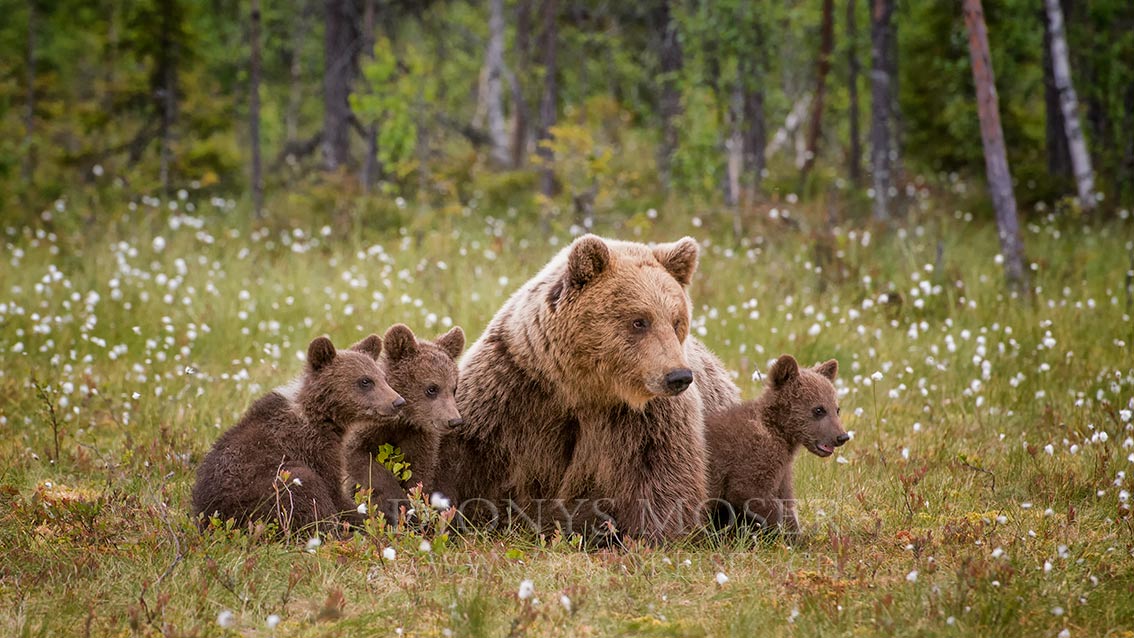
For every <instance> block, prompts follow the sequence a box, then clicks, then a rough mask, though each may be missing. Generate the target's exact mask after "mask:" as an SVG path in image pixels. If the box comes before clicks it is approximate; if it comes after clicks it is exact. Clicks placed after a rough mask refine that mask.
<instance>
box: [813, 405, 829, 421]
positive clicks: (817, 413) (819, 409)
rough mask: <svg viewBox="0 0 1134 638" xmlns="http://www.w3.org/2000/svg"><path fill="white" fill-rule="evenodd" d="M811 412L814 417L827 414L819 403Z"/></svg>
mask: <svg viewBox="0 0 1134 638" xmlns="http://www.w3.org/2000/svg"><path fill="white" fill-rule="evenodd" d="M811 414H814V415H815V418H819V417H823V416H827V409H826V408H824V407H823V406H821V405H820V406H818V407H816V408H815V409H814V410H812V411H811Z"/></svg>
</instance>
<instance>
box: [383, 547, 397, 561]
mask: <svg viewBox="0 0 1134 638" xmlns="http://www.w3.org/2000/svg"><path fill="white" fill-rule="evenodd" d="M397 557H398V552H397V550H395V549H394V548H393V547H387V548H386V549H383V550H382V558H385V559H386V560H390V561H392V560H394V559H396V558H397Z"/></svg>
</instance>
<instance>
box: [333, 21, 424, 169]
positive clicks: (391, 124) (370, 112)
mask: <svg viewBox="0 0 1134 638" xmlns="http://www.w3.org/2000/svg"><path fill="white" fill-rule="evenodd" d="M403 65H404V68H405V70H404V71H403V70H402V68H401V67H402V66H403ZM425 65H426V61H425V59H424V58H423V57H421V56H420V55H419V54H417V52H416V49H415V48H413V47H408V48H407V54H406V55H405V56H403V57H402V58H401V59H399V58H398V57H397V55H395V52H394V49H393V45H392V44H391V43H390V40H389V39H387V38H384V37H383V38H379V39H378V41H377V42H376V43H375V45H374V57H373V58H372V59H370V60H368V61H366V62H364V63H363V64H362V77H363V80H364V82H363V83H362V84H363V86H364V87H365V88H364V89H362V90H359V91H355V92H354V93H352V94H351V96H350V103H351V108H353V109H354V111H355V114H356V115H357V116H358V118H359V119H360V120H361V121H362V122H363V123H364V124H366V125H373V126H375V127H376V128H377V130H378V159H379V161H381V162H382V165H383V166H384V167H386V169H387V170H389V171H391V172H392V173H394V175H395V176H396V177H398V178H404V177H405V176H406V174H408V173H409V171H411V170H413V169H414V167H415V165H416V164H415V161H414V160H415V157H414V151H415V149H416V148H417V131H418V128H417V126H418V125H417V121H418V120H417V117H416V116H415V113H416V112H418V111H419V110H420V109H421V108H422V106H423V104H426V103H429V102H430V101H431V100H432V99H433V98H434V97H435V87H434V86H433V84H432V83H430V82H428V81H426V75H427V71H426V68H427V67H426V66H425Z"/></svg>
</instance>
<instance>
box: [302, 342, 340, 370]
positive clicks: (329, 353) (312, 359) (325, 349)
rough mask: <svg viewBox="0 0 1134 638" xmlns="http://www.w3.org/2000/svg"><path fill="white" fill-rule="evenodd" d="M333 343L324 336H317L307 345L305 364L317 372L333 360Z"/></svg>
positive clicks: (335, 352)
mask: <svg viewBox="0 0 1134 638" xmlns="http://www.w3.org/2000/svg"><path fill="white" fill-rule="evenodd" d="M336 354H338V351H336V350H335V344H333V343H331V340H330V339H328V338H326V337H317V338H316V339H315V340H314V341H312V342H311V345H309V346H307V365H308V366H310V368H311V371H312V372H318V371H320V370H322V369H323V368H325V367H327V366H328V365H329V364H330V363H331V362H332V361H334V360H335V355H336Z"/></svg>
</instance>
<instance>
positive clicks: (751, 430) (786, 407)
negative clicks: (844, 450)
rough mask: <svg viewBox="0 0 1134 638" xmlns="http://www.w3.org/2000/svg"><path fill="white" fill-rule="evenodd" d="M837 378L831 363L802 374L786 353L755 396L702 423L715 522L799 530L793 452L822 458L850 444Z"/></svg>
mask: <svg viewBox="0 0 1134 638" xmlns="http://www.w3.org/2000/svg"><path fill="white" fill-rule="evenodd" d="M838 372H839V362H838V361H836V360H834V359H831V360H830V361H827V362H826V363H821V364H819V365H817V366H815V367H814V368H811V369H807V368H803V369H801V368H800V367H799V364H798V363H796V360H795V359H794V358H793V357H792V356H791V355H786V354H785V355H783V356H782V357H780V358H779V359H777V360H776V362H775V363H774V364H772V370H771V372H770V373H769V375H768V381H767V384H768V385H767V388H765V390H764V391H763V392H762V393H761V394H760V396H759V397H758V398H756V399H754V400H752V401H745V402H744V403H741V404H739V405H736V406H733V407H731V408H728V409H726V410H723V411H720V412H716V413H712V414H710V415H709V416H708V417H706V419H705V439H706V442H707V443H708V447H709V496H710V497H711V498H712V499H714V500H715V501H716V507H715V508H714V509H715V511H714V512H713V519H714V523H716V524H717V525H718V526H725V525H728V524H731V523H733V522H744V523H751V524H756V525H760V526H763V527H766V528H775V527H780V526H782V528H783V530H784V531H786V532H789V533H795V532H798V531H799V519H798V518H797V517H796V512H795V496H794V491H793V489H792V460H793V459H794V458H795V454H796V452H798V451H799V448H800V447H805V448H807V449H808V450H809V451H811V452H812V453H813V454H815V455H816V456H820V457H827V456H830V455H831V454H833V453H834V451H835V448H836V447H839V446H840V445H842V444H844V443H846V442H847V441H848V440H849V439H850V436H849V435H848V434H847V433H846V431H845V430H844V429H843V424H842V422H841V421H840V420H839V403H838V395H837V393H836V392H835V386H834V385H833V384H832V383H831V382H832V381H834V380H835V376H836V375H837V374H838Z"/></svg>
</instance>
